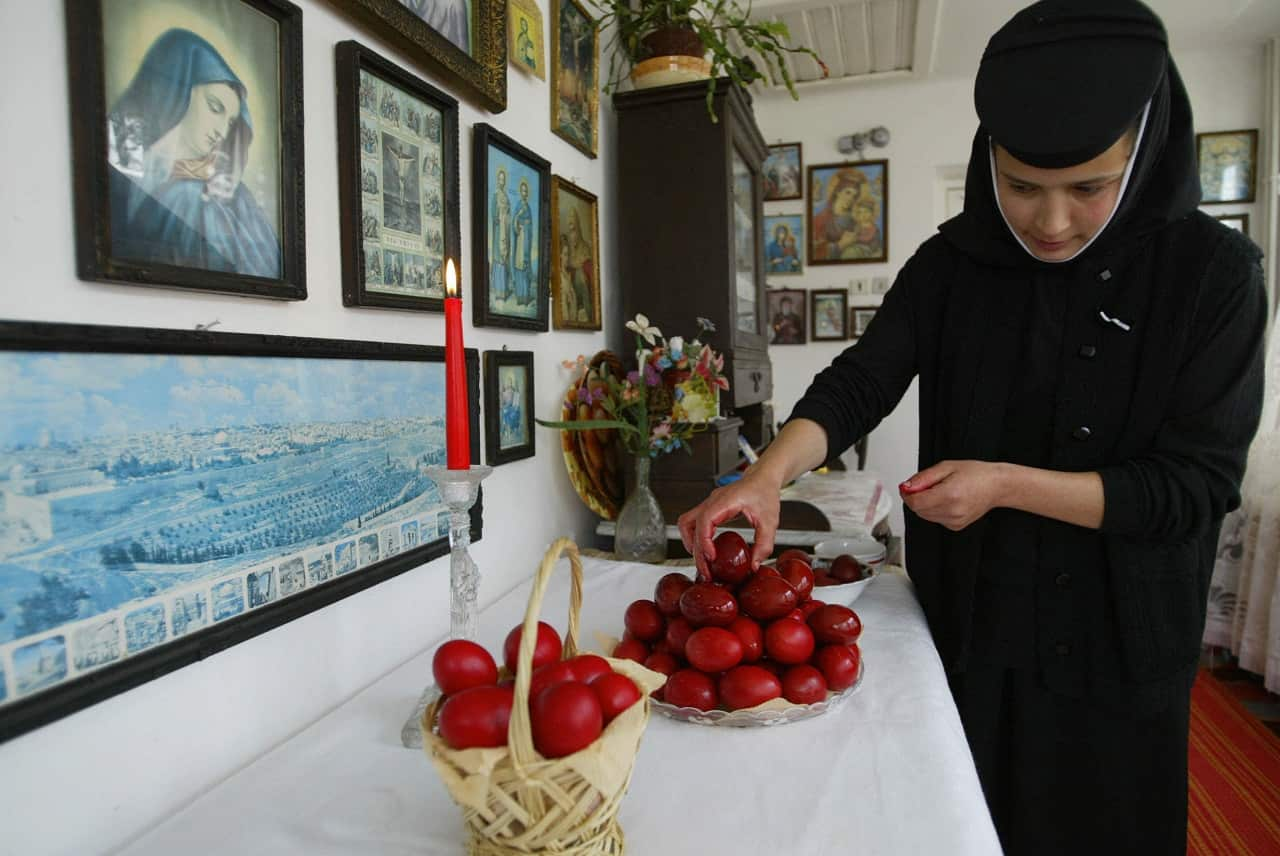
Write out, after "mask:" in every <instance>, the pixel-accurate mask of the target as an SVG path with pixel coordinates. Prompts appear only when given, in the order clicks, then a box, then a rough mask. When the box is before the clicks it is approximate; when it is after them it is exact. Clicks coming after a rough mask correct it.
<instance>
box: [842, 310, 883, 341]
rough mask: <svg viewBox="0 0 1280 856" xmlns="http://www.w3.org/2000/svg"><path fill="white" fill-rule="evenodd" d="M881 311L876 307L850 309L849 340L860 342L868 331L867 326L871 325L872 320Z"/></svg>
mask: <svg viewBox="0 0 1280 856" xmlns="http://www.w3.org/2000/svg"><path fill="white" fill-rule="evenodd" d="M879 309H880V306H879V305H876V306H854V307H851V308H850V309H849V338H850V339H852V340H853V341H855V342H856V341H858V340H859V339H861V338H862V334H863V333H865V332H866V331H867V325H868V324H870V323H871V319H872V318H875V317H876V312H878V311H879Z"/></svg>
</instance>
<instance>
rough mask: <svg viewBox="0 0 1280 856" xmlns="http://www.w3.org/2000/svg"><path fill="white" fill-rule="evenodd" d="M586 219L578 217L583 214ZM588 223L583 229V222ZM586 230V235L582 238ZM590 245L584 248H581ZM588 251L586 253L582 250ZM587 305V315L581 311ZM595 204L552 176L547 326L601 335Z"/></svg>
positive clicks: (590, 197) (590, 195)
mask: <svg viewBox="0 0 1280 856" xmlns="http://www.w3.org/2000/svg"><path fill="white" fill-rule="evenodd" d="M584 211H585V212H587V213H583V212H584ZM588 218H590V225H589V226H588V225H587V224H586V223H584V222H583V220H586V219H588ZM587 229H590V233H589V234H587V235H584V234H583V232H584V231H585V230H587ZM584 244H589V247H586V246H583V245H584ZM588 249H589V252H587V251H586V250H588ZM585 304H589V309H588V310H587V311H584V309H586V308H587V307H586V306H585ZM601 314H602V313H601V308H600V203H599V201H598V200H597V199H596V196H595V194H594V193H591V192H590V191H588V190H583V189H582V188H581V187H578V186H577V185H576V184H574V183H573V182H571V181H569V180H568V179H566V178H563V177H561V176H558V175H553V176H551V324H552V327H553V328H554V329H556V330H600V329H602V324H601Z"/></svg>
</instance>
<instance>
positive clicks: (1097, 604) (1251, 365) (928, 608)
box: [791, 212, 1267, 698]
mask: <svg viewBox="0 0 1280 856" xmlns="http://www.w3.org/2000/svg"><path fill="white" fill-rule="evenodd" d="M1100 249H1101V248H1100ZM1259 259H1260V255H1259V252H1258V250H1257V248H1256V247H1255V246H1254V245H1253V244H1252V243H1251V242H1250V241H1249V240H1248V239H1247V238H1245V237H1244V236H1242V235H1241V234H1240V233H1238V232H1235V231H1232V230H1230V229H1227V228H1225V227H1223V226H1222V225H1221V224H1220V223H1218V222H1217V221H1216V220H1214V219H1212V218H1210V217H1208V216H1206V215H1204V214H1202V213H1199V212H1196V213H1193V214H1191V215H1189V216H1187V217H1184V218H1182V219H1180V220H1178V221H1176V222H1174V223H1172V224H1170V225H1168V226H1166V227H1165V228H1163V229H1161V230H1159V231H1158V232H1156V233H1154V234H1151V235H1148V236H1146V237H1144V238H1141V239H1139V240H1136V241H1132V242H1129V243H1128V244H1127V245H1125V246H1121V247H1119V248H1116V249H1112V250H1110V251H1106V252H1100V253H1097V254H1095V255H1094V256H1093V257H1092V258H1085V259H1081V260H1080V261H1077V262H1073V263H1069V264H1064V265H1057V266H1052V267H1050V266H1040V267H1039V268H1037V269H1035V270H1034V271H1028V270H1027V269H1022V270H1017V269H1009V268H1001V267H996V266H989V265H983V264H980V263H978V262H975V261H974V260H973V259H972V258H971V257H969V256H967V255H965V254H963V253H961V252H960V251H959V250H957V249H956V248H955V247H954V246H953V245H952V244H950V243H949V242H948V241H947V240H946V239H945V238H943V237H942V236H935V237H933V238H932V239H930V240H928V241H926V242H925V243H924V244H923V245H922V246H921V247H920V249H919V250H918V251H917V252H916V254H915V255H914V256H913V257H912V258H911V259H910V261H908V263H907V264H906V266H905V267H904V268H903V269H902V271H901V273H900V274H899V276H898V278H897V280H896V281H895V283H894V286H893V288H892V289H891V290H890V291H889V293H888V294H886V295H885V298H884V302H883V305H882V306H881V308H880V310H879V311H878V312H877V314H876V317H875V318H874V320H873V321H872V323H871V324H870V326H869V327H868V329H867V331H866V333H865V335H864V336H863V337H862V338H861V340H860V341H859V342H858V343H857V344H856V345H855V346H853V347H851V348H849V349H848V350H846V351H845V352H844V353H842V354H841V355H840V356H839V357H837V358H836V360H835V361H834V362H833V363H832V365H831V366H830V367H828V368H827V369H825V370H823V371H822V372H821V373H820V374H819V375H818V376H817V377H816V378H815V379H814V381H813V384H812V385H811V386H810V387H809V389H808V391H807V392H806V393H805V395H804V397H803V398H802V399H801V400H800V402H799V403H798V404H797V405H796V407H795V409H794V411H792V414H791V418H792V419H795V418H806V419H811V420H813V421H815V422H817V423H818V424H820V425H821V426H822V427H823V428H824V429H825V430H826V433H827V441H828V455H829V456H831V455H834V454H836V453H838V452H840V451H842V450H844V449H846V448H848V447H849V446H850V445H851V444H852V443H853V442H854V441H855V440H856V439H857V438H859V437H861V436H863V435H864V434H866V433H868V432H870V431H871V429H872V428H874V427H875V426H876V425H877V424H878V423H879V422H880V420H881V419H883V418H884V417H885V416H886V415H887V414H888V413H889V412H890V411H891V410H892V409H893V408H894V407H895V406H896V405H897V403H898V401H899V400H900V399H901V397H902V395H903V393H904V392H905V391H906V389H907V386H908V385H909V384H910V382H911V380H912V378H913V377H915V376H917V375H918V376H919V378H920V426H919V432H920V438H919V439H920V455H919V466H920V468H921V469H924V468H925V467H928V466H930V465H932V464H935V463H937V462H939V461H942V460H948V459H950V460H957V459H977V460H998V457H997V454H998V449H997V446H998V443H999V441H1000V438H1001V430H1000V428H1001V424H1002V419H1003V415H1004V408H1005V403H1006V401H1007V398H1008V390H1009V384H1010V380H1011V374H1012V372H1011V371H1010V367H1011V366H1012V365H1013V364H1014V361H1015V360H1016V359H1017V354H1018V350H1017V349H1018V345H1019V342H1020V339H1019V332H1020V331H1019V330H1018V329H1017V328H1016V326H1015V324H1016V321H1013V320H1011V319H1016V318H1020V317H1022V313H1020V312H1017V311H1008V309H1009V308H1010V307H1018V306H1020V305H1021V304H1022V302H1024V301H1025V300H1026V295H1027V289H1026V287H1025V283H1026V278H1027V277H1028V276H1037V277H1050V278H1061V280H1062V282H1060V283H1058V284H1060V285H1061V286H1062V287H1064V288H1068V289H1069V295H1070V296H1069V298H1068V308H1067V316H1066V324H1065V330H1064V337H1063V350H1062V355H1061V357H1060V359H1059V363H1058V365H1059V375H1058V378H1057V396H1056V406H1055V415H1054V423H1053V440H1052V450H1051V460H1050V463H1049V466H1050V467H1051V468H1052V469H1056V470H1063V471H1097V472H1099V473H1100V474H1101V476H1102V482H1103V490H1104V494H1105V502H1106V510H1105V513H1104V518H1103V523H1102V527H1101V530H1099V531H1093V530H1088V529H1084V528H1081V527H1075V526H1070V525H1067V524H1062V523H1058V522H1056V521H1050V520H1047V519H1044V520H1042V525H1041V527H1040V531H1039V543H1040V551H1039V556H1040V563H1039V567H1038V568H1037V569H1036V570H1035V573H1036V574H1037V575H1038V576H1037V579H1039V580H1045V581H1056V583H1057V584H1056V586H1055V585H1044V586H1042V589H1043V590H1042V591H1041V592H1040V593H1038V595H1037V604H1038V613H1037V621H1038V626H1040V628H1041V634H1040V635H1041V636H1042V637H1043V644H1042V646H1041V651H1040V652H1039V653H1040V655H1041V660H1040V661H1041V664H1042V667H1043V669H1044V671H1045V675H1046V678H1047V680H1048V682H1049V683H1050V685H1053V686H1057V687H1059V688H1061V689H1063V690H1064V691H1068V692H1073V691H1083V690H1088V689H1090V688H1093V689H1099V688H1101V689H1107V690H1108V691H1111V690H1114V689H1115V687H1116V686H1129V687H1135V686H1137V687H1143V686H1145V687H1146V688H1148V689H1150V690H1153V693H1149V695H1152V697H1153V698H1154V697H1159V696H1163V694H1164V688H1166V687H1167V685H1169V683H1170V682H1171V681H1176V680H1177V678H1178V676H1179V675H1183V674H1185V670H1186V668H1187V667H1188V666H1189V665H1190V664H1192V663H1194V661H1195V660H1196V658H1197V657H1198V655H1199V650H1200V638H1201V635H1202V633H1203V629H1204V620H1205V605H1206V600H1207V595H1208V588H1209V578H1210V575H1211V573H1212V569H1213V557H1214V552H1215V548H1216V542H1217V537H1218V530H1219V528H1220V527H1221V524H1222V518H1223V515H1224V514H1226V513H1227V512H1228V511H1230V510H1232V509H1234V508H1235V507H1236V506H1238V504H1239V486H1240V481H1241V478H1242V476H1243V472H1244V464H1245V459H1246V455H1247V451H1248V446H1249V442H1250V440H1251V439H1252V437H1253V434H1254V431H1255V429H1256V427H1257V424H1258V420H1259V417H1260V413H1261V401H1262V339H1263V331H1264V329H1265V323H1266V312H1267V303H1266V296H1265V290H1264V286H1263V276H1262V269H1261V265H1260V262H1259ZM1102 313H1105V315H1106V317H1107V318H1111V319H1116V320H1118V321H1119V322H1121V323H1123V324H1125V325H1127V326H1128V327H1129V329H1128V330H1125V329H1122V327H1121V326H1119V325H1118V324H1116V323H1113V322H1111V321H1107V320H1105V319H1104V317H1103V315H1102ZM905 511H906V523H907V528H906V549H907V555H908V563H909V571H910V575H911V579H912V580H913V581H914V583H915V585H916V590H917V593H918V595H919V598H920V602H921V604H922V606H923V607H924V611H925V614H926V616H927V618H928V620H929V625H930V628H931V630H932V633H933V636H934V640H935V644H936V645H937V647H938V650H939V653H940V654H941V655H942V659H943V662H944V664H945V665H946V666H947V669H948V670H949V671H952V672H955V671H961V670H963V668H964V665H965V659H966V656H967V652H968V647H969V640H970V638H971V635H970V631H971V617H972V613H973V592H974V580H975V577H976V573H977V564H978V560H979V558H980V550H981V545H982V535H983V530H984V525H985V522H986V520H985V518H984V519H982V520H979V521H977V522H976V523H974V524H973V525H971V526H969V527H968V528H967V529H965V530H963V531H961V532H950V531H949V530H947V529H946V528H945V527H942V526H939V525H937V524H933V523H929V522H927V521H925V520H923V519H921V518H919V517H916V516H915V515H914V514H912V513H911V511H910V509H905Z"/></svg>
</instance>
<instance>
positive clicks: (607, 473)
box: [560, 351, 625, 520]
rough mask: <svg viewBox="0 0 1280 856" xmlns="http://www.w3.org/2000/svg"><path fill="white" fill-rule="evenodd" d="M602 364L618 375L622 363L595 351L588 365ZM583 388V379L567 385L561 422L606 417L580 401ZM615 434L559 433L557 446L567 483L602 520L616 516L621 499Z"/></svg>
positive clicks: (619, 452)
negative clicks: (562, 461) (562, 458)
mask: <svg viewBox="0 0 1280 856" xmlns="http://www.w3.org/2000/svg"><path fill="white" fill-rule="evenodd" d="M604 363H608V364H609V366H610V367H611V368H612V369H613V370H614V372H615V373H616V374H618V375H619V376H620V375H621V372H622V363H621V362H620V361H619V360H618V357H617V356H616V355H615V354H614V353H613V352H612V351H600V352H599V353H597V354H596V355H595V356H594V357H592V358H591V363H590V367H591V368H593V369H594V368H598V367H599V366H600V365H601V364H604ZM586 391H587V380H586V379H585V378H584V379H583V380H582V382H581V383H580V384H575V385H574V386H571V387H570V388H569V390H568V391H567V392H566V393H565V399H564V403H563V404H562V406H561V410H560V419H561V420H562V421H564V422H573V421H575V420H577V419H592V418H595V419H600V418H608V417H607V415H605V414H603V412H601V413H592V412H591V407H590V405H588V404H585V403H580V402H579V398H580V397H582V398H585V393H586ZM616 434H617V432H616V431H613V430H607V431H561V432H560V449H561V451H562V452H563V453H564V466H565V469H566V470H567V471H568V473H569V482H570V483H571V484H572V485H573V489H574V490H575V491H576V492H577V494H578V496H579V497H581V498H582V501H583V502H584V503H586V506H587V508H590V509H591V510H592V511H593V512H595V513H596V514H597V515H598V516H600V517H602V518H604V519H605V520H614V519H616V518H617V516H618V511H619V509H620V508H621V506H622V500H623V498H624V490H625V489H624V487H623V480H622V460H623V454H622V447H621V443H620V442H619V441H618V438H617V436H616Z"/></svg>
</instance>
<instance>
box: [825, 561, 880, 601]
mask: <svg viewBox="0 0 1280 856" xmlns="http://www.w3.org/2000/svg"><path fill="white" fill-rule="evenodd" d="M878 573H879V569H877V568H876V567H874V566H871V567H868V568H867V573H866V576H864V577H863V578H862V579H860V580H858V581H857V582H852V583H837V584H835V585H830V586H814V587H813V594H812V595H811V596H812V597H813V598H815V599H817V600H820V601H822V602H823V603H843V604H844V605H845V606H848V605H849V604H851V603H853V602H854V601H855V600H857V599H858V596H859V595H861V594H862V592H863V591H865V590H866V588H867V585H868V584H869V583H870V582H871V581H872V580H873V579H875V578H876V575H877V574H878Z"/></svg>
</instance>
